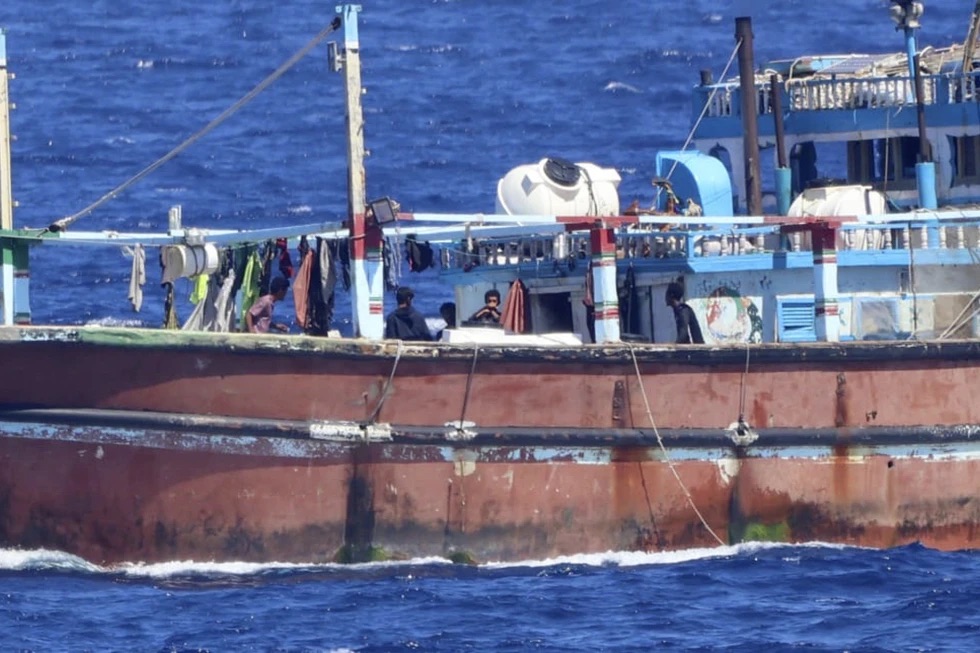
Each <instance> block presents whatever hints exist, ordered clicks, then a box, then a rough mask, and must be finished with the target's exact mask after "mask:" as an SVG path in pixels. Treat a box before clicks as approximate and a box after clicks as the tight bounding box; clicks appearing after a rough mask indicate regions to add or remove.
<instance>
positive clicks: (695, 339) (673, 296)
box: [666, 281, 704, 345]
mask: <svg viewBox="0 0 980 653" xmlns="http://www.w3.org/2000/svg"><path fill="white" fill-rule="evenodd" d="M666 300H667V306H670V307H671V308H672V309H674V321H675V322H676V323H677V343H678V344H686V345H690V344H697V345H701V344H704V336H702V335H701V325H700V324H698V318H697V316H696V315H694V309H692V308H691V307H690V306H688V305H687V304H685V303H684V286H682V285H681V284H680V283H678V282H677V281H672V282H670V283H669V284H667V295H666Z"/></svg>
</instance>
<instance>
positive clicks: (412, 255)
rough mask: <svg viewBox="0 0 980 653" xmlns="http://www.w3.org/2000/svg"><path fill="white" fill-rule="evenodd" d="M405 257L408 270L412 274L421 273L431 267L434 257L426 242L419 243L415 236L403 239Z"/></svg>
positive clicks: (430, 247)
mask: <svg viewBox="0 0 980 653" xmlns="http://www.w3.org/2000/svg"><path fill="white" fill-rule="evenodd" d="M405 256H406V258H408V269H409V270H411V271H412V272H422V271H423V270H427V269H429V268H431V267H432V265H433V261H434V260H435V256H434V255H433V252H432V246H431V245H429V243H428V241H426V242H424V243H420V242H419V241H418V240H417V239H416V237H415V234H410V235H408V236H406V237H405Z"/></svg>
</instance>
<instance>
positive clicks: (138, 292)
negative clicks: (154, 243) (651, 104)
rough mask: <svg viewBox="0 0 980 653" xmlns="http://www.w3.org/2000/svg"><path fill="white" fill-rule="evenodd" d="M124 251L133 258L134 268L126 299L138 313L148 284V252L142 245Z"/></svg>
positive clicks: (131, 272) (130, 275)
mask: <svg viewBox="0 0 980 653" xmlns="http://www.w3.org/2000/svg"><path fill="white" fill-rule="evenodd" d="M124 251H125V252H126V253H127V254H130V255H131V256H132V257H133V268H132V270H131V271H130V274H129V294H128V295H127V296H126V298H127V299H128V300H129V302H130V303H131V304H132V305H133V310H134V311H136V312H137V313H139V312H140V308H142V306H143V284H145V283H146V250H144V249H143V246H142V245H134V246H133V247H131V248H130V247H126V248H124Z"/></svg>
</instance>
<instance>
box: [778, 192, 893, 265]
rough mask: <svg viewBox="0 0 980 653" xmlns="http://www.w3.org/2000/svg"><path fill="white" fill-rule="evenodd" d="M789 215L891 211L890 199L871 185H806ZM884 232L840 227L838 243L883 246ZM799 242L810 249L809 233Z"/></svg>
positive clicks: (848, 246) (845, 246) (853, 246)
mask: <svg viewBox="0 0 980 653" xmlns="http://www.w3.org/2000/svg"><path fill="white" fill-rule="evenodd" d="M787 213H788V214H789V216H790V217H793V218H802V217H807V216H813V217H818V218H825V217H828V218H829V217H833V216H855V217H858V216H860V217H864V216H872V215H884V214H885V213H888V201H887V199H886V198H885V195H884V193H881V192H880V191H877V190H874V189H873V188H872V187H871V186H862V185H860V184H850V185H847V186H818V187H816V188H807V189H806V190H804V191H803V192H802V193H800V195H799V196H798V197H797V198H796V199H795V200H793V203H792V204H791V205H790V207H789V211H787ZM884 237H885V234H884V232H883V231H882V230H881V229H855V228H853V227H852V228H848V229H846V230H843V229H842V230H838V232H837V247H838V248H841V249H881V248H882V247H884ZM800 244H801V246H802V247H803V248H804V249H810V248H811V247H812V243H811V242H810V236H809V235H804V236H802V237H801V240H800Z"/></svg>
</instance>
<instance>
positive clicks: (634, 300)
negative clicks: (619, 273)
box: [619, 265, 641, 335]
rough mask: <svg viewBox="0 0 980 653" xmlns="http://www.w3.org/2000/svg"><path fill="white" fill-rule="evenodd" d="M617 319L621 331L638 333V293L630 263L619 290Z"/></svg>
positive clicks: (634, 274)
mask: <svg viewBox="0 0 980 653" xmlns="http://www.w3.org/2000/svg"><path fill="white" fill-rule="evenodd" d="M619 320H620V329H622V331H623V333H629V334H635V335H638V334H639V333H640V331H641V327H640V294H639V292H638V291H637V289H636V271H635V270H634V269H633V266H632V265H630V266H629V268H627V269H626V278H625V279H624V280H623V287H622V288H620V290H619Z"/></svg>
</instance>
